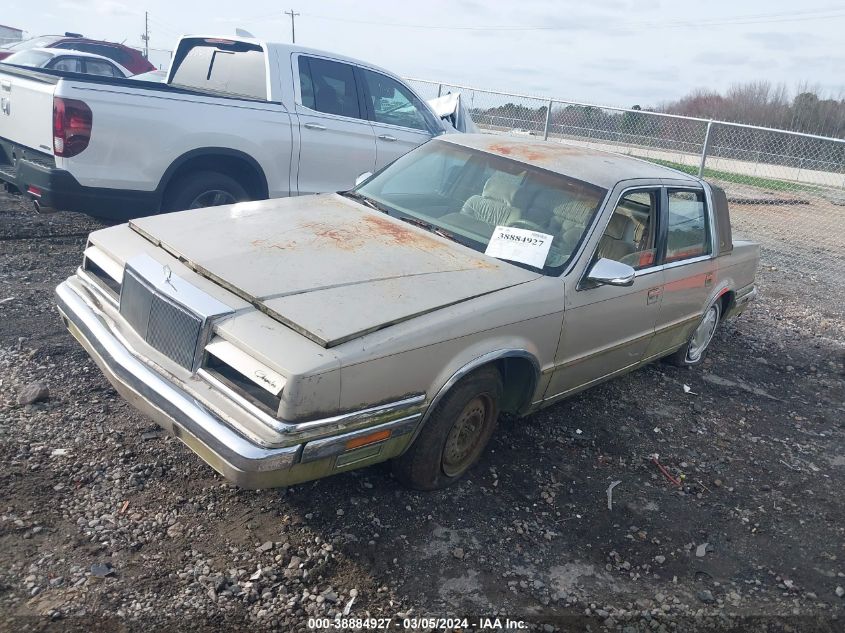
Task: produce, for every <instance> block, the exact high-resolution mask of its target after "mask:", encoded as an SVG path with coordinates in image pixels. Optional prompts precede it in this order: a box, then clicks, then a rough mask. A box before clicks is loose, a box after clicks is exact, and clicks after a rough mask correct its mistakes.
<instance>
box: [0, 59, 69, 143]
mask: <svg viewBox="0 0 845 633" xmlns="http://www.w3.org/2000/svg"><path fill="white" fill-rule="evenodd" d="M49 79H52V78H49ZM55 88H56V84H55V81H49V80H45V81H41V80H38V79H30V78H27V77H22V76H20V75H18V74H17V73H16V72H14V71H11V72H6V71H5V70H4V69H3V68H2V65H0V138H5V139H7V140H9V141H12V142H14V143H18V144H20V145H24V146H26V147H30V148H32V149H35V150H38V151H39V152H49V153H52V152H53V92H54V91H55Z"/></svg>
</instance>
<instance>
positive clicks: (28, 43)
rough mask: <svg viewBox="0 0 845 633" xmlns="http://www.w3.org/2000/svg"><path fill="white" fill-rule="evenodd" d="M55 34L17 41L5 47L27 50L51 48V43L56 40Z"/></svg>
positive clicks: (14, 49)
mask: <svg viewBox="0 0 845 633" xmlns="http://www.w3.org/2000/svg"><path fill="white" fill-rule="evenodd" d="M56 39H58V38H57V36H55V35H42V36H41V37H33V38H32V39H30V40H24V41H23V42H15V43H14V44H6V45H5V46H4V47H3V48H4V49H6V50H9V51H25V50H27V49H30V48H50V45H51V44H52V43H53V42H55V41H56Z"/></svg>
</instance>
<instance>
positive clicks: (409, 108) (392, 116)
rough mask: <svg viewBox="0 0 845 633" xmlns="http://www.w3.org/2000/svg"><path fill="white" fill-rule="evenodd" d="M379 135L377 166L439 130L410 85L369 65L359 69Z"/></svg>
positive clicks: (368, 106)
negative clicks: (372, 68) (370, 67)
mask: <svg viewBox="0 0 845 633" xmlns="http://www.w3.org/2000/svg"><path fill="white" fill-rule="evenodd" d="M357 72H358V76H359V77H360V78H361V83H362V85H363V88H364V97H365V100H366V106H367V111H368V116H369V118H370V121H371V122H372V126H373V130H374V131H375V135H376V169H381V168H382V167H384V166H385V165H388V164H390V163H392V162H393V161H394V160H396V159H397V158H399V157H400V156H402V155H403V154H406V153H407V152H409V151H411V150H412V149H414V148H415V147H417V146H419V145H422V144H423V143H425V142H426V141H427V140H429V139H430V138H431V137H432V136H433V135H434V133H435V131H436V130H437V127H436V126H437V122H436V121H435V119H434V116H433V115H432V114H431V113H430V112H429V110H428V108H427V107H426V106H425V105H424V104H423V103H422V101H420V99H419V98H417V96H416V95H415V94H414V93H413V92H412V91H411V90H409V89H408V87H407V86H405V85H404V84H402V83H401V82H399V81H397V80H396V79H394V78H393V77H389V76H388V75H385V74H384V73H380V72H377V71H374V70H370V69H368V68H361V67H359V68H358V69H357Z"/></svg>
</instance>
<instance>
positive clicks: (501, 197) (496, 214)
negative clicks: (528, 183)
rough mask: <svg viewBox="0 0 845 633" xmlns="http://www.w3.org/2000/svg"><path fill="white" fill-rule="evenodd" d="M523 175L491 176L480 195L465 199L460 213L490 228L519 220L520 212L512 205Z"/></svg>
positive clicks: (498, 173)
mask: <svg viewBox="0 0 845 633" xmlns="http://www.w3.org/2000/svg"><path fill="white" fill-rule="evenodd" d="M524 175H525V174H524V173H522V174H515V175H512V174H506V173H503V172H497V173H495V174H493V175H492V176H490V178H488V179H487V182H486V183H484V189H483V190H482V192H481V195H477V194H476V195H474V196H470V197H469V198H467V201H466V202H464V205H463V207H462V208H461V213H462V214H464V215H468V216H470V217H472V218H474V219H476V220H480V221H481V222H485V223H487V224H490V225H492V226H506V225H508V224H511V223H513V222H515V221H516V220H519V219H521V218H522V211H521V210H520V209H519V208H517V207H515V206H513V205H514V200H515V198H516V196H517V194H518V192H519V190H520V186H521V185H522V180H523V178H524Z"/></svg>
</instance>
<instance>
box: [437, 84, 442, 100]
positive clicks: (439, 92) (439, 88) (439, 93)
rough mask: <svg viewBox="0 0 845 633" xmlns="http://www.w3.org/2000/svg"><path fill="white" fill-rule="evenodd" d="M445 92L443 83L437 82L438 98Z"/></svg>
mask: <svg viewBox="0 0 845 633" xmlns="http://www.w3.org/2000/svg"><path fill="white" fill-rule="evenodd" d="M442 93H443V84H437V98H438V99H439V98H440V96H441V95H442Z"/></svg>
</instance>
